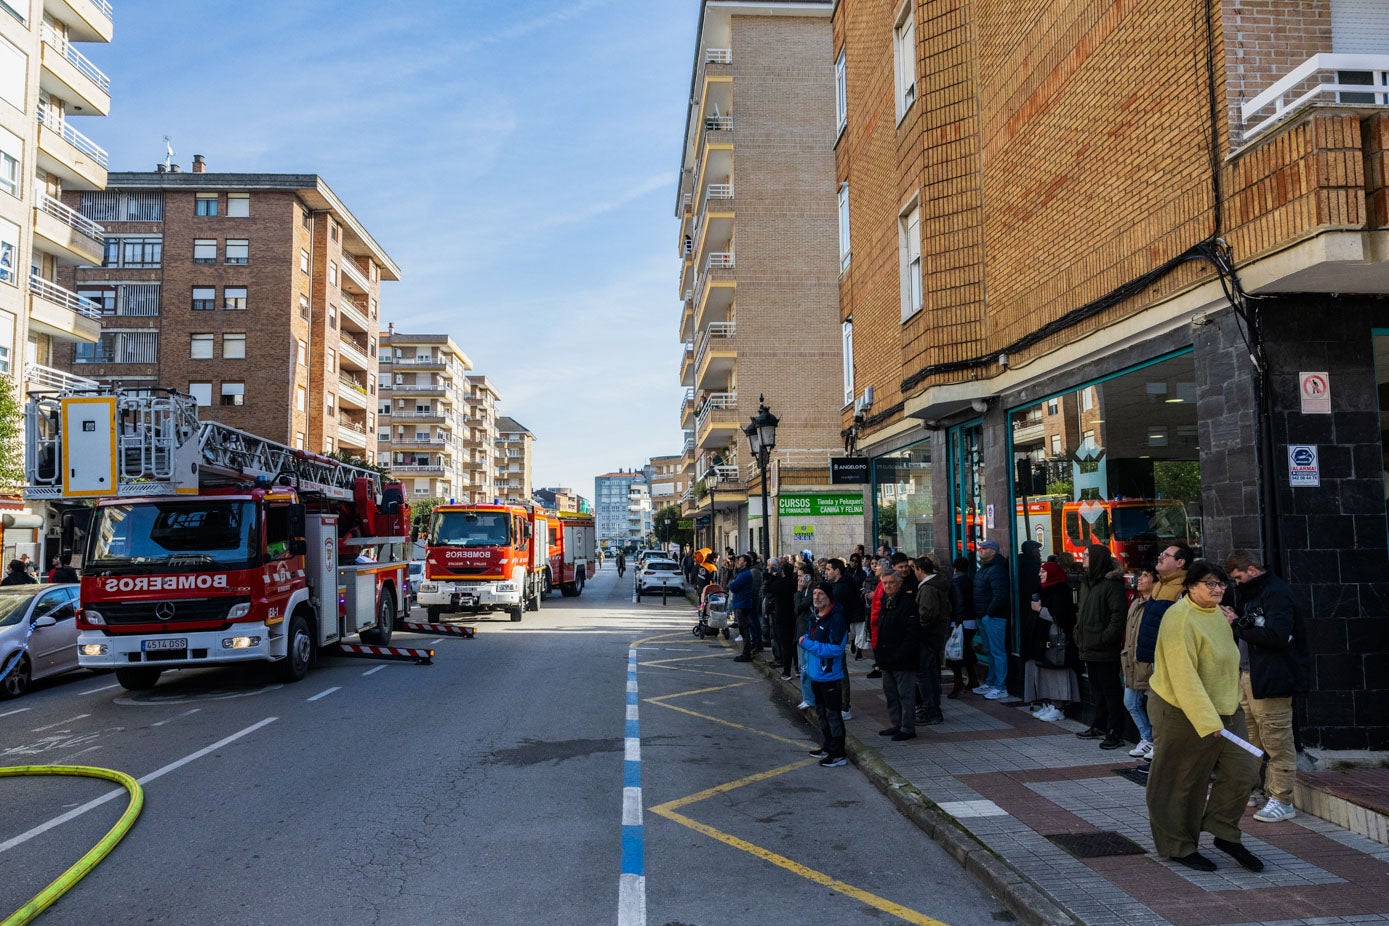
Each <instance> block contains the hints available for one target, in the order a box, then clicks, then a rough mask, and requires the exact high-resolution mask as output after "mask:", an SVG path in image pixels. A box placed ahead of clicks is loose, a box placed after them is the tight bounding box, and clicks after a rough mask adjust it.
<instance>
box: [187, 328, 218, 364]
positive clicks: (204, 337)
mask: <svg viewBox="0 0 1389 926" xmlns="http://www.w3.org/2000/svg"><path fill="white" fill-rule="evenodd" d="M189 341H190V347H189V350H188V357H189V359H190V360H211V359H212V342H213V335H211V334H195V335H191V336H190V338H189Z"/></svg>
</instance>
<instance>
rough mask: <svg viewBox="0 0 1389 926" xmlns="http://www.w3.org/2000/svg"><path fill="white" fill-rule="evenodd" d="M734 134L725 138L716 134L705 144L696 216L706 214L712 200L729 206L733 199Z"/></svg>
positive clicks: (697, 188)
mask: <svg viewBox="0 0 1389 926" xmlns="http://www.w3.org/2000/svg"><path fill="white" fill-rule="evenodd" d="M731 138H732V136H731V135H729V136H728V138H725V137H724V136H723V135H715V136H713V138H711V139H710V140H708V141H706V142H705V144H704V153H703V155H702V156H701V157H700V159H699V185H698V186H696V187H695V190H696V192H697V194H698V196H699V200H698V202H697V203H696V204H695V217H696V219H698V217H699V216H702V215H703V214H704V210H705V209H707V208H708V207H709V203H710V201H711V200H712V201H714V202H717V203H721V204H724V205H723V208H729V207H730V206H731V204H732V200H733V142H732V141H729V140H728V139H731Z"/></svg>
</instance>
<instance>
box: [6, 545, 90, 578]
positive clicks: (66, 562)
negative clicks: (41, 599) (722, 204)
mask: <svg viewBox="0 0 1389 926" xmlns="http://www.w3.org/2000/svg"><path fill="white" fill-rule="evenodd" d="M77 579H78V575H77V570H76V569H74V568H73V567H72V557H71V556H61V557H59V556H55V557H53V558H52V560H50V561H49V564H48V572H46V573H45V574H44V578H43V579H42V580H40V579H39V575H38V565H37V564H36V563H34V562H33V561H32V560H31V559H30V558H29V554H28V553H22V554H20V556H19V558H18V559H12V560H10V568H9V570H8V571H7V572H6V573H5V577H4V578H3V579H0V585H37V584H38V583H39V582H40V581H45V582H76V581H77Z"/></svg>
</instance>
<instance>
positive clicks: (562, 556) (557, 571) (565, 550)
mask: <svg viewBox="0 0 1389 926" xmlns="http://www.w3.org/2000/svg"><path fill="white" fill-rule="evenodd" d="M537 517H538V518H547V523H548V526H549V533H550V558H549V564H548V566H547V567H546V570H545V594H547V595H548V594H549V593H550V592H551V591H553V590H554V589H556V588H557V589H559V591H560V594H561V595H563V596H564V597H565V598H577V597H578V596H579V595H582V594H583V593H584V583H585V582H586V581H587V580H588V577H589V574H590V573H591V572H592V570H593V563H594V561H595V558H596V555H597V554H596V553H595V549H596V545H597V542H598V535H597V525H596V523H595V522H594V519H593V515H591V514H580V513H579V512H576V511H558V512H554V511H552V512H546V511H545V510H544V509H541V508H537V509H532V518H533V519H534V518H537Z"/></svg>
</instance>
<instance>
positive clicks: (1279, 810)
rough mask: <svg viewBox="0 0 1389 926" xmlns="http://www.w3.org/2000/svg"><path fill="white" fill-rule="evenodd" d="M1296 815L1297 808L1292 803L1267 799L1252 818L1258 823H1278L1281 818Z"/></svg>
mask: <svg viewBox="0 0 1389 926" xmlns="http://www.w3.org/2000/svg"><path fill="white" fill-rule="evenodd" d="M1295 816H1297V809H1296V808H1295V807H1293V805H1292V804H1285V803H1283V802H1282V801H1279V800H1274V799H1273V798H1269V799H1268V803H1267V804H1265V805H1264V808H1263V810H1260V811H1259V812H1258V813H1256V814H1254V819H1255V820H1258V821H1259V822H1260V823H1278V822H1280V821H1282V820H1291V819H1292V818H1293V817H1295Z"/></svg>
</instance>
